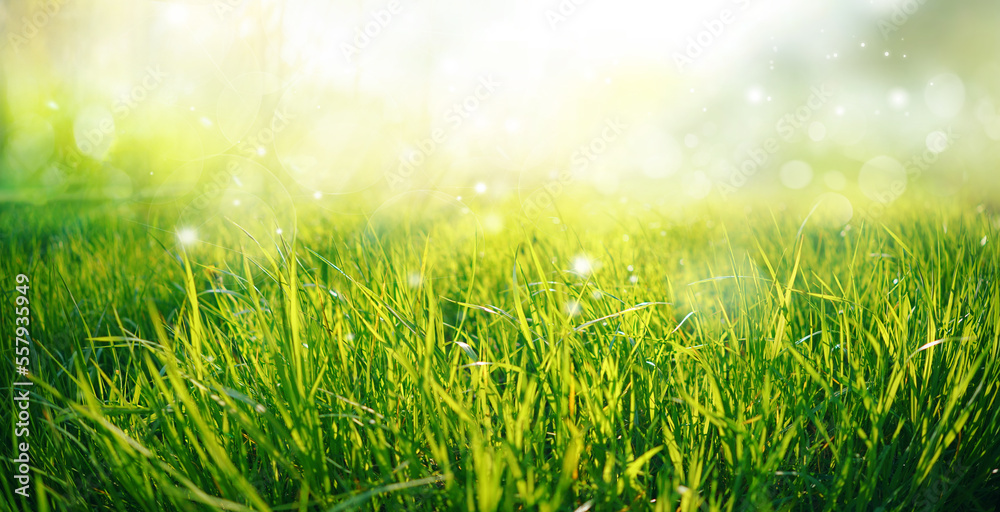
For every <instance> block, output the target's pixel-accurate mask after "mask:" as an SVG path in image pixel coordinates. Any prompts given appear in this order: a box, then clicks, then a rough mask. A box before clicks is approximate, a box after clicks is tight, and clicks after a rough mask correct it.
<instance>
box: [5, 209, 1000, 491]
mask: <svg viewBox="0 0 1000 512" xmlns="http://www.w3.org/2000/svg"><path fill="white" fill-rule="evenodd" d="M576 204H579V205H581V206H580V207H579V210H567V211H562V212H561V213H560V215H559V216H558V217H555V213H553V212H552V211H550V212H549V213H548V214H547V215H548V216H544V217H541V218H540V219H537V220H532V219H527V218H525V217H524V216H523V215H522V213H521V212H520V210H519V209H517V208H509V206H510V205H507V207H504V206H503V205H501V206H497V205H493V206H490V205H485V204H482V205H480V204H470V205H468V208H469V209H464V207H462V208H455V209H454V210H447V209H444V210H442V209H433V208H427V209H421V208H419V205H420V202H419V201H416V202H414V203H411V205H416V209H414V208H397V209H393V208H384V209H381V210H378V211H376V212H375V214H373V215H371V216H370V218H360V217H350V216H344V215H331V214H329V213H326V212H318V211H317V212H313V211H299V212H298V216H299V219H300V221H299V229H298V232H297V233H294V234H292V235H290V236H285V237H284V238H281V237H278V238H277V239H276V240H267V241H265V240H261V239H253V238H250V237H248V236H246V235H245V234H241V233H240V232H238V231H235V232H234V231H223V230H220V231H215V232H200V233H199V239H200V241H199V242H194V243H191V244H188V245H184V246H182V245H178V244H177V238H176V236H175V235H174V234H173V233H170V232H165V231H157V230H153V229H150V228H149V227H148V226H147V225H145V224H144V223H143V222H142V219H144V218H145V217H144V216H143V214H140V213H136V212H134V211H133V210H131V209H129V208H127V207H119V206H107V207H93V206H90V207H87V208H82V207H79V208H77V207H73V206H66V205H59V206H54V207H46V208H44V209H41V208H28V207H17V208H15V207H4V208H3V209H2V211H0V214H2V217H0V218H2V220H0V228H2V232H3V239H2V254H0V268H2V281H3V283H4V294H3V299H2V304H0V309H2V317H0V318H2V322H0V329H2V331H3V332H4V337H3V339H4V345H3V352H4V353H3V358H4V360H5V361H11V360H12V359H13V354H12V352H13V348H12V343H11V342H9V341H8V340H9V339H10V333H12V332H13V329H14V327H13V310H14V304H13V294H12V293H11V290H12V289H13V287H14V286H15V283H14V276H15V275H17V274H20V273H23V274H26V275H28V276H30V278H31V289H30V300H31V307H32V318H31V321H32V323H31V336H32V341H33V343H34V346H33V351H34V352H33V362H32V364H33V367H32V371H33V375H32V380H33V381H34V382H35V384H36V386H35V388H34V392H33V394H32V395H31V403H32V414H33V419H34V423H33V427H32V429H33V430H32V434H31V442H32V457H33V467H34V469H33V478H34V483H35V485H36V487H35V489H34V491H35V492H34V495H33V498H32V499H31V500H22V499H21V498H19V497H18V496H17V495H16V494H14V492H13V487H12V486H13V482H12V481H11V480H10V479H9V478H7V477H5V478H4V479H3V484H2V486H0V489H2V493H3V497H2V501H4V502H7V503H12V504H14V507H15V508H25V509H38V510H121V511H126V510H127V511H139V510H142V511H144V510H350V509H357V508H360V509H365V510H400V509H415V510H442V509H444V510H534V509H538V510H552V511H554V510H574V509H576V510H587V509H590V510H626V509H628V510H663V511H674V510H735V511H738V510H837V511H841V510H921V511H924V510H926V511H930V510H988V509H990V508H991V507H993V506H994V505H995V503H997V502H1000V474H997V468H1000V462H998V461H1000V403H998V386H1000V339H998V335H1000V334H998V333H1000V331H998V327H1000V243H998V242H1000V238H998V234H1000V233H998V231H1000V229H998V217H997V212H995V211H992V210H990V209H989V208H985V207H983V208H979V209H978V210H977V208H976V206H977V205H976V204H971V205H961V206H953V207H949V208H946V209H941V210H939V209H930V208H926V207H919V208H918V207H907V206H905V205H897V206H894V208H893V209H892V210H891V211H889V212H888V213H887V214H886V215H885V216H884V218H882V219H879V221H878V222H862V221H857V220H856V221H854V222H853V223H852V224H851V225H850V226H849V227H846V228H845V227H844V226H841V225H835V224H832V223H829V222H827V221H825V220H824V219H822V218H820V217H818V216H817V217H815V218H810V219H808V220H806V217H807V214H808V213H809V209H808V208H804V209H802V210H801V211H800V210H798V209H796V208H794V207H789V208H788V209H787V210H785V211H783V212H779V211H776V210H775V211H770V210H765V209H761V208H758V209H755V210H752V211H750V210H747V211H744V210H742V209H741V210H740V212H739V214H738V215H737V214H735V213H734V212H731V211H729V210H726V209H722V210H718V209H712V208H704V209H701V210H698V211H687V212H684V214H683V215H679V214H675V213H671V212H670V211H669V209H668V208H667V207H656V206H648V205H640V204H630V203H624V204H621V203H619V202H618V201H614V202H613V204H610V202H609V204H602V205H601V206H600V208H597V207H594V205H593V204H592V203H585V202H583V201H580V202H577V203H576ZM598 211H600V212H602V213H601V214H597V213H593V212H598ZM477 215H478V217H477ZM477 219H478V221H477ZM804 220H805V222H804ZM286 234H287V233H286ZM8 374H9V373H8ZM4 385H5V386H6V385H7V384H4ZM11 411H12V409H11V407H10V406H5V407H4V408H3V409H2V413H0V414H2V415H3V418H4V420H5V423H4V424H5V425H9V424H11V422H10V421H9V420H10V418H11V416H10V414H11ZM5 438H6V439H5V441H4V443H3V450H4V453H5V455H4V457H5V458H6V459H9V458H10V457H9V456H8V455H6V454H8V453H11V450H12V447H13V442H14V440H15V438H14V437H13V433H12V432H11V431H8V432H7V434H6V436H5ZM578 507H579V508H578Z"/></svg>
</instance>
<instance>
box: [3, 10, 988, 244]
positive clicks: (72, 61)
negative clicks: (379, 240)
mask: <svg viewBox="0 0 1000 512" xmlns="http://www.w3.org/2000/svg"><path fill="white" fill-rule="evenodd" d="M998 21H1000V6H998V5H997V4H996V3H995V2H989V1H957V2H945V1H943V0H927V1H918V0H907V1H902V0H900V1H890V0H873V1H848V2H834V1H819V2H808V3H802V2H791V1H775V2H755V1H747V0H738V1H732V0H724V1H712V2H704V3H700V4H698V5H692V4H691V3H689V2H684V3H682V2H648V1H638V0H633V1H620V2H608V1H589V2H579V5H578V3H576V2H573V1H571V0H562V1H557V0H552V1H547V2H526V1H518V2H510V1H503V2H501V1H484V2H476V3H472V4H469V3H462V2H446V1H435V0H421V1H413V2H409V1H405V0H393V1H352V2H320V1H312V2H309V1H302V2H282V1H271V0H217V1H190V2H152V1H138V2H129V3H122V2H114V1H106V0H46V1H25V0H14V1H8V2H4V3H3V5H2V6H0V27H2V29H0V30H2V32H3V34H4V36H3V42H4V44H5V46H4V47H3V49H2V68H0V140H2V144H3V146H2V148H3V149H2V151H3V154H2V158H0V199H2V200H3V201H18V202H20V201H27V202H33V203H45V202H48V201H54V200H87V201H91V200H106V199H111V200H115V201H125V202H129V203H130V204H135V205H138V206H139V207H140V208H143V209H148V208H149V207H151V206H153V207H155V206H159V205H165V204H170V205H172V208H173V210H177V209H178V208H179V209H181V210H185V211H188V213H186V214H184V215H187V216H189V217H192V218H193V217H211V216H213V215H217V214H232V215H236V216H240V215H247V214H248V213H246V212H250V211H252V212H258V213H257V214H260V212H261V211H264V210H262V209H261V208H259V206H260V205H261V204H263V205H266V206H268V209H266V210H267V211H270V212H272V213H268V214H267V215H269V216H270V217H272V220H271V221H269V222H270V224H278V225H280V224H281V223H282V222H281V221H280V220H274V218H280V217H282V216H283V215H291V214H287V209H288V208H292V207H293V206H290V205H295V204H301V203H302V202H303V201H312V202H319V203H320V204H321V205H322V206H324V207H327V208H331V209H338V208H339V209H351V208H354V207H355V206H347V205H354V204H356V203H354V202H353V201H350V200H345V198H350V197H366V198H367V197H373V198H376V199H377V201H376V202H374V203H369V204H380V203H381V202H382V201H384V200H386V199H387V198H390V197H393V196H395V195H397V194H399V193H402V192H405V191H408V190H413V189H433V190H439V191H443V192H445V193H448V194H449V195H452V196H455V197H461V196H465V197H469V196H472V195H477V196H484V199H490V200H497V201H500V200H504V199H508V198H510V197H512V196H516V197H518V198H519V200H520V202H521V204H522V206H523V208H524V209H525V211H526V212H527V213H529V214H532V213H535V212H539V211H542V210H544V208H545V207H546V205H548V204H549V203H550V202H552V201H551V200H552V199H557V197H558V196H560V195H561V194H562V193H563V192H564V191H565V190H568V189H575V190H582V191H586V192H589V193H595V194H600V195H608V196H610V197H612V198H615V197H617V196H618V195H621V196H629V197H637V198H640V199H644V200H658V201H663V202H667V203H671V204H687V203H692V202H698V201H703V200H706V199H711V198H725V199H727V200H730V201H731V200H733V199H734V198H735V199H738V200H742V199H746V200H754V199H759V198H761V197H765V198H766V197H772V196H774V195H775V194H778V195H782V196H792V197H794V198H800V199H801V198H805V199H808V200H810V201H818V200H819V199H823V201H822V203H823V204H826V205H828V206H829V207H830V208H832V209H833V210H834V213H835V214H836V215H837V216H839V217H840V218H843V219H845V222H846V220H850V219H851V218H858V216H859V215H868V214H869V212H870V211H871V210H872V208H876V209H878V208H879V207H880V206H881V207H887V206H889V205H890V204H891V203H892V202H894V201H895V200H896V199H898V198H899V197H902V196H903V195H905V194H908V193H912V192H914V191H921V190H923V191H927V192H929V195H928V197H929V198H931V200H939V201H947V200H949V199H948V198H949V197H952V196H955V195H956V194H962V193H963V192H970V193H972V194H976V195H978V196H983V197H984V199H986V200H988V199H990V198H992V197H996V196H997V191H998V187H997V185H996V182H997V180H996V179H995V177H996V175H997V171H996V168H997V165H996V164H997V161H998V159H1000V150H998V144H997V142H998V141H1000V58H998V53H997V50H998V49H1000V31H997V30H996V27H997V26H998V25H997V23H998ZM609 127H610V128H609ZM150 217H155V215H153V214H150ZM169 217H170V220H169V221H164V223H165V225H164V226H158V227H163V228H164V229H171V226H169V225H166V224H170V223H171V222H175V221H176V218H177V217H176V215H174V214H173V213H171V214H170V215H169ZM194 221H195V220H192V222H194ZM204 221H205V219H200V220H197V222H204ZM151 222H153V221H151Z"/></svg>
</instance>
